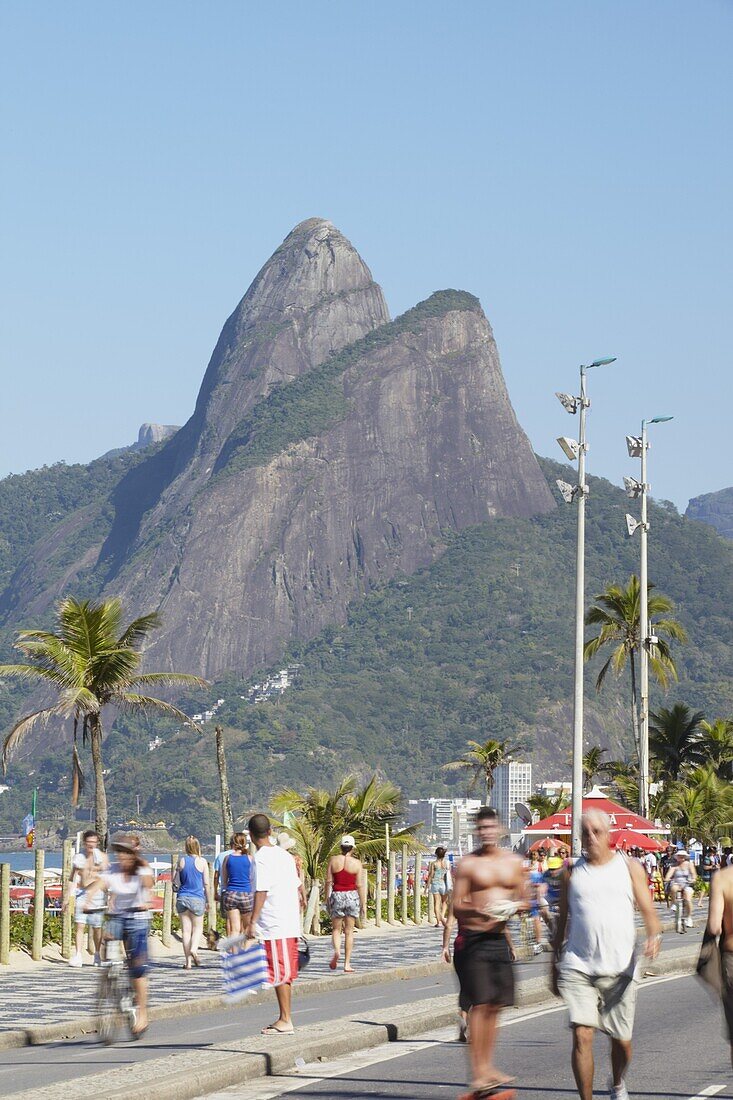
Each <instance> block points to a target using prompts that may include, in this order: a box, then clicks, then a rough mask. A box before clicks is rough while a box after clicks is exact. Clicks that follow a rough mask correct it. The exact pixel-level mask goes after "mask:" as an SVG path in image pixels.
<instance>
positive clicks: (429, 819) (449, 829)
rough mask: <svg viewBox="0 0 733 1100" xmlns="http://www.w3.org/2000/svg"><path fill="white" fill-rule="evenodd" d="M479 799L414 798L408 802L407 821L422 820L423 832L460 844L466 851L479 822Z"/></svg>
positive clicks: (415, 823) (433, 838)
mask: <svg viewBox="0 0 733 1100" xmlns="http://www.w3.org/2000/svg"><path fill="white" fill-rule="evenodd" d="M480 805H481V802H480V800H479V799H478V798H411V799H410V800H409V802H408V803H407V823H408V825H417V824H418V823H419V822H422V823H423V829H422V832H423V834H424V835H425V836H426V837H428V838H429V839H430V840H437V841H444V842H445V843H446V844H449V845H458V844H459V843H460V844H461V846H462V847H463V849H464V850H465V849H466V847H467V846H470V844H469V838H470V836H471V834H472V833H473V827H474V825H475V823H476V811H477V810H478V808H479V807H480Z"/></svg>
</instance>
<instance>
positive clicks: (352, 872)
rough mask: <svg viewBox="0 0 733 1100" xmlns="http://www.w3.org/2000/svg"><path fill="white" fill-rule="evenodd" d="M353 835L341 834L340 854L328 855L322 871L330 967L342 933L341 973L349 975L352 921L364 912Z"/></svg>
mask: <svg viewBox="0 0 733 1100" xmlns="http://www.w3.org/2000/svg"><path fill="white" fill-rule="evenodd" d="M355 847H356V841H355V840H354V838H353V836H342V837H341V854H340V855H337V856H331V859H330V860H329V864H328V871H327V872H326V904H327V906H328V912H329V914H330V916H331V925H332V932H331V939H332V941H333V956H332V958H331V961H330V963H329V964H328V965H329V966H330V967H331V970H335V969H336V967H337V966H338V964H339V959H340V957H341V934H342V932H343V936H344V973H346V974H351V973H352V972H353V968H352V966H351V949H352V947H353V946H354V924H355V923H356V920H357V918H358V917H361V918H362V919H363V918H364V915H365V913H366V890H365V875H364V868H363V866H362V864H361V861H360V860H358V859H357V858H356V856H355V855H354V854H353V853H354V848H355Z"/></svg>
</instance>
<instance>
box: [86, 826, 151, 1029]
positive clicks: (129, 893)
mask: <svg viewBox="0 0 733 1100" xmlns="http://www.w3.org/2000/svg"><path fill="white" fill-rule="evenodd" d="M135 839H136V838H134V837H130V836H118V837H115V839H114V840H113V841H112V851H113V852H114V853H115V856H116V861H115V863H114V864H113V865H112V867H111V868H110V870H109V871H107V872H105V873H102V874H100V875H99V876H98V877H97V878H96V879H93V880H92V881H91V882H90V883H89V884H88V885H87V887H86V892H87V895H89V896H91V895H93V894H94V892H95V890H103V891H104V892H105V893H106V894H107V921H106V923H105V927H104V939H103V944H104V943H105V942H109V941H110V940H119V941H121V942H122V944H123V945H124V948H125V954H126V955H127V965H128V967H129V970H130V980H131V982H132V989H133V993H134V996H135V1008H136V1016H135V1026H134V1027H133V1028H132V1033H133V1035H135V1036H136V1037H137V1038H140V1036H141V1035H142V1034H143V1033H144V1032H145V1031H147V1027H148V978H147V972H148V928H149V911H150V907H151V894H150V891H151V889H152V886H153V875H152V872H151V870H150V867H149V865H148V864H147V862H146V861H145V860H144V859H143V858H142V857H141V856H140V854H139V852H138V849H137V846H136V844H135Z"/></svg>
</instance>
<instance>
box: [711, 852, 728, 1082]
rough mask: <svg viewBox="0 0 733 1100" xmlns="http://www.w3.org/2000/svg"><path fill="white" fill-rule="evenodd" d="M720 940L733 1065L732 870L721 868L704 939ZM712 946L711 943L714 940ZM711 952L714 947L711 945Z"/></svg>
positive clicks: (715, 880)
mask: <svg viewBox="0 0 733 1100" xmlns="http://www.w3.org/2000/svg"><path fill="white" fill-rule="evenodd" d="M718 936H720V948H721V963H722V967H723V987H722V989H721V991H720V995H721V997H722V999H723V1009H724V1011H725V1022H726V1024H727V1025H728V1042H729V1043H730V1045H731V1046H730V1051H731V1064H732V1065H733V867H722V868H721V869H720V871H716V872H715V874H714V875H713V876H712V878H711V880H710V909H709V911H708V926H707V929H706V932H705V939H706V940H707V939H708V938H709V937H713V938H715V939H717V937H718ZM711 944H712V940H711ZM712 949H715V945H714V944H712Z"/></svg>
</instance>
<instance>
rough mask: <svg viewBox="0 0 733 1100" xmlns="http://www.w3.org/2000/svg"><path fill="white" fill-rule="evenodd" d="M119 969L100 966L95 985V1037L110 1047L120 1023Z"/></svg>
mask: <svg viewBox="0 0 733 1100" xmlns="http://www.w3.org/2000/svg"><path fill="white" fill-rule="evenodd" d="M120 977H121V975H120V973H119V967H117V966H114V965H113V966H102V969H101V970H100V973H99V981H98V984H97V1035H98V1036H99V1041H100V1042H102V1043H107V1045H110V1044H111V1043H113V1042H114V1041H115V1039H116V1037H117V1032H118V1031H119V1029H120V1025H121V1023H122V1012H121V1006H120V990H119V980H120Z"/></svg>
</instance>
